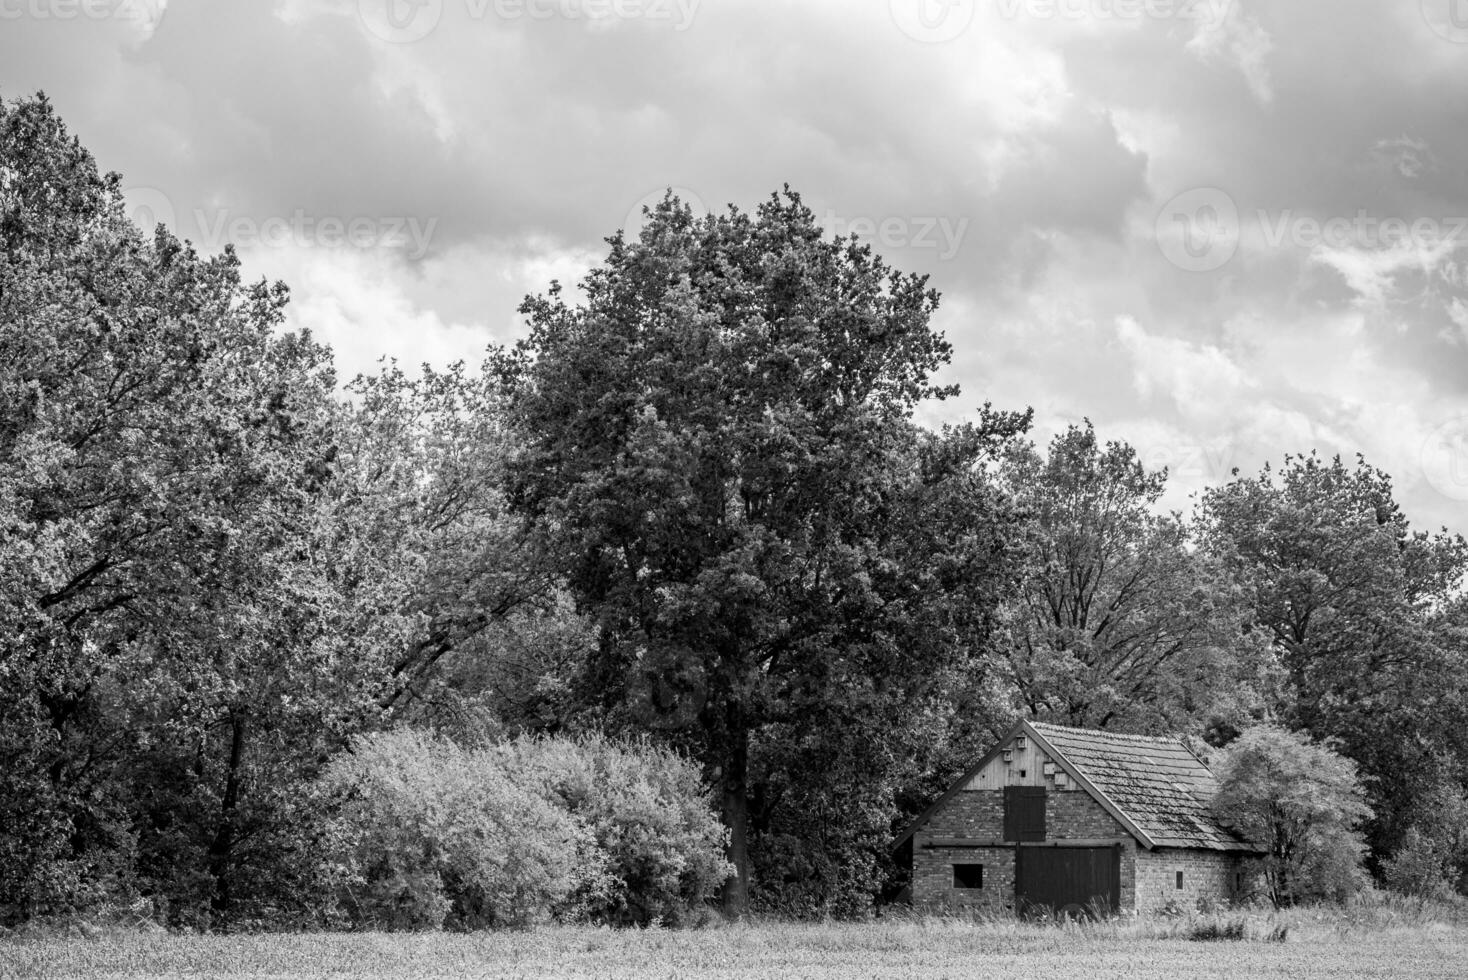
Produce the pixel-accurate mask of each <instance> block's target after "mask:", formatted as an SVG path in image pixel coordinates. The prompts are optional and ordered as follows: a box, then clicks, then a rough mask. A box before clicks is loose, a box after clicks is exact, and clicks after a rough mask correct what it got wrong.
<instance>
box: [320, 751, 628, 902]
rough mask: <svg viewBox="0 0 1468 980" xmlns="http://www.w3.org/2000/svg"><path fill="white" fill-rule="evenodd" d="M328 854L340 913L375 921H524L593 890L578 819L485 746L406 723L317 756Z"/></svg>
mask: <svg viewBox="0 0 1468 980" xmlns="http://www.w3.org/2000/svg"><path fill="white" fill-rule="evenodd" d="M324 782H325V785H326V788H327V790H328V792H330V793H332V794H334V795H335V797H336V799H337V812H336V814H335V815H334V818H333V821H332V824H333V827H332V829H333V831H334V833H333V834H332V835H331V836H330V837H329V840H331V841H332V842H333V844H334V847H333V848H332V850H333V851H334V853H333V854H331V855H330V857H332V858H334V861H333V862H332V865H329V866H334V870H336V871H338V872H339V873H340V874H341V876H342V887H341V889H340V891H339V893H338V894H339V900H340V901H341V903H342V905H343V908H344V911H345V912H346V914H347V916H348V917H349V918H350V920H351V921H353V922H355V923H358V924H362V925H367V926H371V927H374V928H384V929H436V928H439V927H441V926H447V927H449V928H457V929H472V928H480V927H485V926H514V927H523V926H528V925H532V924H534V923H535V922H538V921H541V920H544V919H546V918H549V917H551V916H552V915H555V914H558V913H560V914H565V913H567V911H568V908H567V906H568V905H569V903H570V901H571V900H572V898H573V896H576V895H578V894H579V895H589V894H595V893H596V892H597V890H598V889H599V888H600V887H601V884H602V881H603V879H604V877H605V873H604V870H603V863H604V862H603V861H602V859H601V858H600V855H599V854H598V853H597V851H596V847H595V844H594V842H593V840H592V839H591V836H590V834H589V833H588V832H587V831H586V829H585V828H584V827H583V826H581V825H580V824H579V823H578V822H577V821H576V820H574V819H573V818H572V817H571V816H570V814H568V813H566V812H565V811H564V810H562V809H559V808H558V807H556V806H554V805H552V804H551V803H550V802H549V801H548V800H547V799H546V798H545V797H543V796H541V795H540V794H538V793H535V792H533V791H530V790H527V789H525V788H523V787H521V786H520V785H518V784H517V783H516V781H515V780H514V778H513V777H512V776H511V774H510V772H509V771H508V770H507V769H506V768H505V767H504V766H503V765H502V762H501V759H500V758H499V756H498V755H497V754H496V753H493V752H486V751H465V750H463V749H461V748H459V747H458V746H456V745H454V744H453V743H452V742H448V741H444V740H441V739H437V738H434V737H432V736H428V735H423V734H420V733H417V732H412V731H400V732H391V733H386V734H379V735H372V736H368V737H364V738H360V739H358V740H357V741H356V742H355V743H354V745H353V748H352V751H351V752H350V753H348V754H344V755H342V756H340V757H338V758H337V759H336V760H334V761H333V762H332V763H331V764H330V765H329V766H328V768H327V771H326V774H325V776H324Z"/></svg>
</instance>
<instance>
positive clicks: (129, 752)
mask: <svg viewBox="0 0 1468 980" xmlns="http://www.w3.org/2000/svg"><path fill="white" fill-rule="evenodd" d="M285 302H286V291H285V288H284V287H283V286H280V285H278V284H277V285H268V284H265V283H260V284H256V285H253V286H247V285H244V284H243V283H242V282H241V278H240V272H239V266H238V262H237V261H236V259H235V257H234V255H233V254H232V253H230V252H228V251H226V253H225V254H223V255H221V256H217V257H214V258H202V257H200V256H198V255H197V254H196V253H195V252H194V251H193V249H192V248H190V247H189V246H188V245H186V244H185V243H181V242H179V241H178V240H176V239H175V238H173V237H172V235H170V234H169V233H168V231H167V230H166V229H160V230H159V232H158V233H157V234H156V235H155V236H154V237H153V238H151V239H145V238H144V237H143V236H142V235H141V234H140V233H139V232H138V230H137V229H136V228H135V227H134V226H133V225H132V224H131V223H130V221H129V220H128V219H127V216H126V213H125V209H124V204H123V200H122V196H121V194H120V193H119V191H118V179H117V177H116V176H115V175H107V176H102V175H99V174H98V173H97V171H96V168H95V165H94V164H93V162H92V160H91V158H90V156H89V155H88V154H87V153H86V151H85V150H83V149H82V148H81V147H80V145H79V144H78V143H77V142H76V141H75V140H74V139H72V138H71V137H70V136H69V135H68V134H67V132H66V130H65V128H64V127H63V126H62V124H61V123H60V121H59V120H58V119H56V117H55V116H54V114H53V113H52V110H51V107H50V105H49V103H47V102H46V101H45V99H44V98H39V99H34V100H28V101H21V102H17V103H0V718H3V723H0V772H3V773H4V775H3V777H0V794H3V803H0V807H3V808H4V809H5V810H6V811H8V812H9V813H12V814H15V815H16V816H17V819H14V820H7V821H6V825H5V831H4V835H3V836H4V844H3V846H0V861H3V862H4V864H3V866H0V916H4V917H7V918H12V917H25V916H28V915H33V914H40V913H48V912H58V911H64V910H66V909H68V908H72V907H76V906H81V905H86V904H88V903H91V902H96V901H101V900H104V899H106V898H107V897H108V896H116V897H118V898H119V899H125V898H127V897H128V896H129V895H130V894H131V893H133V892H136V891H139V890H146V891H153V890H155V889H156V890H162V891H164V892H166V893H169V894H171V895H174V896H176V897H177V898H178V899H179V900H180V902H182V903H183V904H184V905H187V906H189V908H190V910H191V911H189V912H188V913H187V916H186V917H197V916H207V915H209V914H210V913H211V910H212V911H213V912H214V913H225V912H227V911H228V910H230V908H231V906H232V905H233V904H234V903H235V902H236V901H237V900H238V899H240V898H242V897H243V896H242V895H241V893H240V888H239V887H238V886H241V885H242V884H243V882H244V879H246V878H249V877H250V875H251V874H253V873H254V872H255V871H258V870H259V867H260V863H259V860H257V859H264V855H265V854H266V853H267V852H271V851H272V850H273V849H275V848H276V846H277V845H278V843H279V834H280V833H281V832H283V831H285V830H287V829H288V828H287V827H286V826H285V824H283V822H282V820H281V819H280V818H281V812H282V811H281V807H280V804H281V803H282V800H281V799H280V798H278V796H277V794H275V793H274V792H273V791H272V790H271V789H270V788H271V787H276V786H281V785H288V784H289V783H290V782H291V778H290V776H289V773H291V772H292V771H293V770H295V769H296V768H298V767H299V766H301V765H302V764H303V763H306V764H309V760H310V758H311V757H312V753H313V751H314V750H315V749H316V748H317V747H318V746H320V745H321V744H324V743H323V739H324V740H325V742H326V743H329V741H330V732H331V730H332V728H333V725H334V724H335V719H336V718H337V717H338V716H339V714H340V713H341V712H343V711H350V710H351V705H352V703H353V697H354V695H353V689H352V685H351V684H350V683H343V678H342V677H341V676H339V675H338V673H337V671H336V669H335V667H334V665H333V657H334V653H333V650H332V648H331V646H330V644H328V643H324V642H320V641H321V640H322V632H321V629H320V626H321V620H320V619H319V617H318V615H317V612H318V610H319V609H320V607H321V606H322V605H323V604H327V603H328V600H327V599H326V598H325V596H324V592H325V589H324V584H323V580H322V577H321V576H320V574H319V568H318V567H316V566H314V565H313V564H312V563H311V562H310V561H308V560H303V557H302V556H303V555H309V554H310V552H311V546H310V542H311V540H312V536H313V526H314V519H315V502H316V500H317V499H318V494H319V492H320V489H321V486H322V484H323V482H324V480H325V479H326V475H327V471H328V467H329V460H330V447H331V439H330V437H329V432H330V428H331V425H332V419H333V412H334V407H333V406H334V402H333V400H332V398H331V392H332V389H333V386H334V378H333V376H332V372H331V368H330V363H329V354H328V352H327V351H326V350H325V349H324V348H322V347H320V346H318V345H316V344H314V343H313V342H312V341H311V340H310V339H309V337H306V336H304V335H296V334H289V333H283V332H281V331H280V329H279V328H280V326H281V321H282V317H283V309H284V304H285ZM264 733H269V735H268V737H262V738H257V736H261V735H264ZM256 788H260V789H263V790H264V792H262V793H260V794H258V795H257V794H255V793H254V790H255V789H256Z"/></svg>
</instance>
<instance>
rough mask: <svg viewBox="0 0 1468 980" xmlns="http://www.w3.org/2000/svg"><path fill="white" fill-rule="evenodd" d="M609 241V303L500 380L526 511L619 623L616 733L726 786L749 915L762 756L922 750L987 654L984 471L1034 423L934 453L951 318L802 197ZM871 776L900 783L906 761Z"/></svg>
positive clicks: (614, 624) (1000, 549) (681, 217)
mask: <svg viewBox="0 0 1468 980" xmlns="http://www.w3.org/2000/svg"><path fill="white" fill-rule="evenodd" d="M609 242H610V245H611V250H610V252H609V254H608V256H607V259H606V261H605V262H604V264H603V265H601V266H600V267H598V268H596V269H594V270H593V271H592V272H591V273H590V274H589V275H588V276H587V277H586V279H585V280H584V282H583V283H582V290H583V292H584V294H585V297H586V299H585V302H584V303H583V304H582V305H578V306H574V307H573V306H571V305H568V303H567V302H566V299H565V298H564V296H563V294H562V290H561V288H560V286H559V284H555V285H553V287H552V289H551V291H550V293H549V295H547V296H543V297H538V298H530V299H527V300H526V302H525V303H524V305H523V306H522V312H524V313H525V315H526V316H527V317H528V318H529V323H530V336H529V338H528V339H527V340H525V341H524V342H523V343H521V344H520V345H519V346H518V347H517V348H516V349H515V350H514V351H513V352H509V353H506V354H503V355H501V356H500V358H499V359H498V363H497V368H498V370H499V372H500V373H501V375H502V376H503V377H504V379H505V381H506V384H507V389H508V392H509V394H508V406H509V408H508V410H509V415H510V418H511V422H512V425H513V426H514V428H515V431H516V432H517V434H518V436H519V441H520V443H521V447H520V450H519V452H518V453H517V455H516V456H515V458H514V459H513V461H512V463H511V467H510V486H511V500H512V502H513V503H514V505H515V506H516V508H517V509H518V510H519V511H520V512H521V513H523V514H525V515H526V516H527V517H528V518H530V519H532V520H534V521H535V522H537V523H538V524H540V525H541V526H543V527H545V528H547V529H548V531H549V532H550V536H551V539H552V542H553V543H552V546H551V547H552V550H553V551H554V552H555V553H556V554H557V555H558V556H560V561H561V562H562V563H563V567H565V568H566V570H567V573H568V579H569V586H570V589H571V591H572V593H573V594H574V596H575V597H576V600H577V602H578V604H579V605H580V607H581V608H582V609H583V610H585V611H586V612H587V613H588V615H590V616H591V617H592V618H593V619H594V621H595V623H596V627H597V630H598V649H597V653H596V656H595V657H594V658H593V663H592V665H591V667H590V669H589V671H588V674H587V676H586V681H585V687H584V689H585V690H586V691H587V692H588V693H589V694H590V695H591V696H592V698H594V700H595V703H600V704H601V705H603V707H604V710H605V712H606V717H607V720H608V722H609V723H612V724H623V725H627V726H628V727H631V728H633V729H634V730H635V729H642V730H648V729H651V730H653V731H658V732H662V733H665V734H666V736H667V737H668V738H670V739H672V740H674V741H675V742H677V743H679V744H682V745H686V746H687V747H689V748H690V749H691V750H692V751H694V752H695V753H696V754H697V756H698V757H699V758H700V759H701V760H702V761H703V763H704V765H705V766H706V768H707V771H708V773H709V775H710V777H711V778H712V779H713V780H715V781H716V784H717V788H718V792H719V794H720V799H721V813H722V817H723V820H724V822H725V824H726V825H727V826H728V828H729V830H730V834H731V837H730V860H731V861H732V862H733V864H734V866H735V868H736V870H737V876H736V878H735V879H734V880H733V881H732V882H731V883H730V886H729V887H728V888H727V889H726V892H725V898H726V903H727V906H728V908H729V909H730V910H731V911H735V912H738V911H741V910H743V909H744V908H745V907H746V906H747V902H748V894H749V885H750V863H749V856H748V842H749V839H750V835H751V829H752V828H751V826H750V799H751V796H752V795H757V792H758V790H757V784H758V783H760V782H761V781H762V779H763V776H764V774H763V773H762V772H759V771H753V770H752V769H751V758H752V756H751V747H752V741H753V740H755V739H757V738H758V736H759V735H760V733H762V732H764V731H767V730H769V729H770V727H771V726H777V725H778V726H782V731H783V732H784V733H785V739H786V741H787V744H797V745H798V744H799V743H800V740H801V739H803V738H805V737H806V735H807V734H809V733H811V732H812V727H811V723H812V722H813V721H815V720H819V722H820V724H821V725H822V726H832V725H834V726H837V727H844V726H848V725H853V724H861V723H862V722H864V721H865V720H866V719H870V718H873V717H876V718H881V719H884V720H885V721H887V722H888V723H890V726H891V728H892V729H893V730H894V731H895V730H900V729H901V728H902V719H903V716H904V712H905V711H906V710H907V709H908V708H909V707H910V706H911V705H912V704H913V703H914V702H915V701H918V700H920V699H922V698H923V697H926V696H930V694H931V693H932V692H931V689H930V688H929V686H928V684H929V682H930V681H931V680H932V679H933V678H935V677H939V676H941V675H942V674H943V672H944V670H945V669H946V667H947V665H948V664H950V663H951V662H952V661H954V660H955V659H958V658H961V657H962V656H964V655H965V652H966V651H967V650H968V649H970V648H971V646H972V644H974V643H975V642H976V641H977V640H979V639H981V635H982V634H981V630H982V624H983V622H984V620H985V618H986V616H987V614H988V613H989V611H990V610H992V608H993V605H994V599H993V593H994V592H996V591H998V590H999V589H1000V588H1002V586H1003V584H1004V583H1005V582H1006V581H1007V577H1006V576H1007V572H1008V568H1009V565H1008V563H1007V561H1006V558H1005V555H1006V538H1005V534H1004V531H1005V523H1004V521H1003V520H1002V519H1001V517H1000V516H998V515H999V512H1000V511H1001V510H1002V505H1001V504H1000V502H999V500H998V498H997V495H996V494H994V493H993V492H992V491H991V490H990V489H989V488H987V487H986V486H985V485H984V484H983V483H982V481H980V480H978V479H976V476H975V469H976V466H977V464H978V462H979V461H981V460H982V459H984V458H986V457H987V456H988V455H989V454H991V453H992V451H993V449H994V447H995V446H996V445H997V444H998V443H999V442H1000V441H1001V440H1002V439H1004V438H1006V437H1008V436H1009V435H1012V434H1013V433H1014V432H1015V431H1017V430H1018V429H1019V428H1020V427H1021V426H1022V425H1023V424H1024V420H1023V419H1017V418H1013V417H1009V416H1002V415H997V414H990V415H986V417H985V420H984V423H983V424H982V425H981V426H978V427H973V426H969V427H964V428H963V429H961V430H956V431H953V432H950V433H948V434H946V435H944V436H930V435H927V434H924V433H922V432H921V431H920V430H918V429H917V428H916V427H915V426H914V425H913V424H912V422H911V415H912V411H913V408H914V406H915V405H917V404H918V403H919V402H920V401H921V400H922V399H924V398H928V397H933V396H939V395H942V394H944V393H946V392H945V390H944V389H941V388H939V387H936V386H935V385H934V384H933V382H932V380H931V378H932V375H933V373H934V372H935V371H936V370H937V369H938V368H939V367H941V366H942V365H943V364H944V363H945V362H946V361H947V359H948V357H949V347H948V344H947V342H946V341H945V340H943V338H942V337H941V336H939V335H938V334H936V333H934V332H933V331H932V330H931V329H930V328H929V326H928V319H929V317H930V315H931V313H932V311H933V309H934V308H935V307H936V305H937V295H936V294H935V293H934V292H932V291H931V290H929V289H928V288H927V285H926V282H925V280H924V279H923V278H922V277H918V276H909V275H903V274H901V273H898V272H896V271H894V270H892V269H890V268H889V267H888V266H887V265H886V263H884V262H883V261H882V260H881V259H880V258H879V257H877V256H875V255H873V254H872V252H871V250H870V248H868V247H866V246H863V245H861V244H859V243H858V242H857V241H856V240H855V239H851V240H837V241H830V240H825V239H824V238H823V236H822V232H821V229H820V228H819V226H818V224H817V222H816V220H815V216H814V215H813V214H812V213H811V212H810V210H809V209H808V208H806V207H805V206H804V205H803V204H802V203H801V202H800V199H799V197H798V196H796V195H794V194H793V193H789V192H787V193H786V194H785V195H784V196H783V197H782V196H778V195H777V196H774V197H772V198H771V199H770V200H769V201H768V202H766V203H765V204H763V205H762V206H761V207H760V208H759V209H758V211H757V212H756V213H755V214H753V215H749V214H745V213H742V212H740V211H738V210H737V209H732V208H731V209H730V210H729V212H728V213H727V214H724V215H717V216H709V217H707V218H705V219H703V220H695V219H694V217H693V215H692V212H691V211H690V210H689V209H688V207H686V206H685V205H683V204H681V203H680V202H678V201H677V200H676V199H675V198H673V197H672V196H671V195H670V196H669V198H667V199H666V200H664V201H663V203H662V204H660V205H659V206H658V207H657V208H656V209H655V210H653V211H652V213H651V214H650V215H649V218H648V221H647V223H646V225H645V227H644V228H643V230H642V232H641V235H640V237H639V239H638V240H636V241H632V242H628V241H625V240H624V239H623V238H622V237H621V236H616V237H613V238H612V239H609ZM925 504H926V505H930V506H928V507H927V508H926V509H925V508H924V505H925ZM940 520H941V521H942V523H939V521H940ZM960 600H961V601H960ZM894 737H895V738H896V739H898V740H900V739H901V738H902V735H901V734H900V733H899V734H896V735H895V736H894ZM884 741H885V739H884ZM867 758H868V759H869V760H870V762H871V763H872V766H871V768H870V770H869V774H870V778H871V779H872V780H873V781H875V782H876V783H878V784H880V783H881V782H882V781H884V780H888V779H890V778H891V768H890V763H891V761H892V760H896V759H900V758H901V753H900V752H897V751H887V750H886V747H885V746H884V745H878V746H872V747H871V749H870V750H869V752H868V755H867ZM877 798H878V799H880V790H878V796H877ZM771 805H772V807H774V808H778V807H781V806H782V805H784V802H783V801H778V800H776V801H771ZM753 829H754V831H755V832H758V828H753Z"/></svg>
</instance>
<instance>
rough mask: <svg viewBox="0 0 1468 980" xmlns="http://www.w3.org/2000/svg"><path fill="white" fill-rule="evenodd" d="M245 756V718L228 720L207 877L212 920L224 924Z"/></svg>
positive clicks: (235, 716)
mask: <svg viewBox="0 0 1468 980" xmlns="http://www.w3.org/2000/svg"><path fill="white" fill-rule="evenodd" d="M244 754H245V718H244V715H242V714H240V713H238V712H231V713H230V716H229V769H228V770H227V772H226V774H225V777H224V796H223V797H222V799H221V800H220V806H219V829H218V831H216V832H215V834H214V840H213V842H212V843H210V845H209V873H210V874H211V875H212V876H213V877H214V898H213V899H212V901H211V902H210V904H211V906H212V907H213V909H214V916H215V918H216V919H218V920H219V921H220V923H221V924H223V923H224V920H226V919H227V918H228V916H229V912H230V900H231V895H230V876H231V875H232V873H233V869H232V867H231V865H232V864H233V863H234V843H235V836H236V835H235V820H236V810H237V809H238V807H239V801H240V770H241V768H242V763H243V761H244Z"/></svg>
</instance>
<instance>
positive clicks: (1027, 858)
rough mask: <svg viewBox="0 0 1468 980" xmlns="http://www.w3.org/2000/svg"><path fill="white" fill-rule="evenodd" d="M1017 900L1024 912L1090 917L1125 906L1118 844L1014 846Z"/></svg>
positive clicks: (1026, 913) (1017, 904)
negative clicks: (1123, 904)
mask: <svg viewBox="0 0 1468 980" xmlns="http://www.w3.org/2000/svg"><path fill="white" fill-rule="evenodd" d="M1014 860H1015V867H1014V884H1015V901H1016V906H1015V907H1016V908H1018V909H1019V910H1020V913H1021V914H1023V915H1048V916H1054V917H1065V916H1069V917H1076V916H1089V915H1092V914H1094V912H1096V911H1100V912H1102V913H1105V912H1107V911H1112V912H1114V911H1116V910H1117V909H1118V908H1119V907H1120V905H1121V849H1120V848H1118V847H1025V846H1023V845H1021V846H1019V847H1017V848H1015V856H1014Z"/></svg>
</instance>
